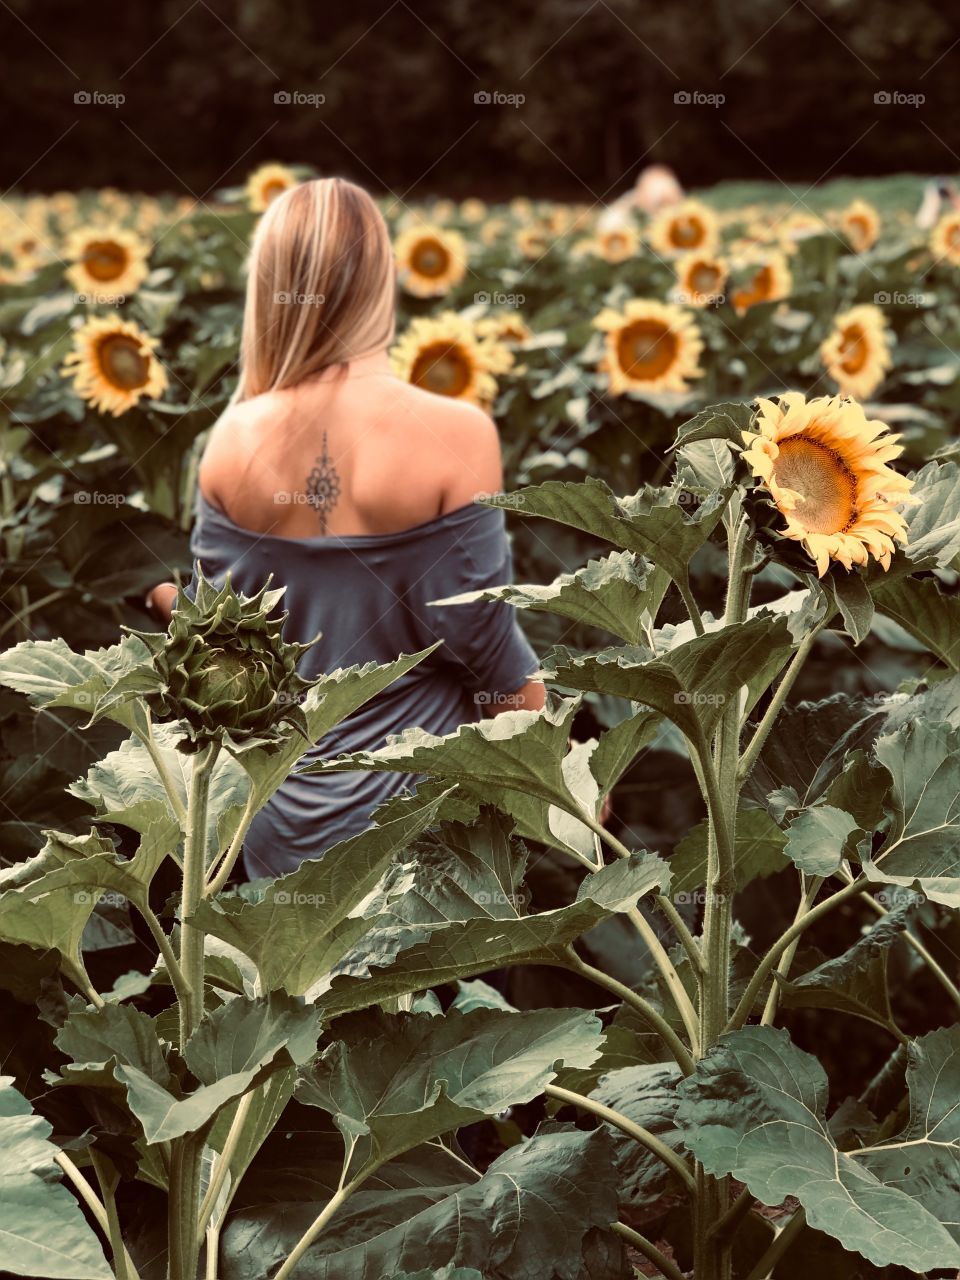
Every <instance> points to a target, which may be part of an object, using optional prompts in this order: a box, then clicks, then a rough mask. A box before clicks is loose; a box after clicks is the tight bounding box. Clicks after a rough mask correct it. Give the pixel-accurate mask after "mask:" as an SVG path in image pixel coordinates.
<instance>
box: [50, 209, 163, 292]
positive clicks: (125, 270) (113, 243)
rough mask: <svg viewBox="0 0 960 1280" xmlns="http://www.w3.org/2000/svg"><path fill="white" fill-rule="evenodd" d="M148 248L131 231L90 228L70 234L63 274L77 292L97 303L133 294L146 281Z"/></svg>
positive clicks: (117, 228) (116, 228) (111, 228)
mask: <svg viewBox="0 0 960 1280" xmlns="http://www.w3.org/2000/svg"><path fill="white" fill-rule="evenodd" d="M148 254H149V249H148V248H147V246H146V245H145V244H144V243H143V241H142V240H140V239H139V238H138V237H137V236H135V235H134V234H133V232H131V231H124V230H123V229H122V228H120V227H103V228H101V227H94V228H85V229H83V230H80V231H74V232H73V234H72V235H71V236H70V238H69V239H68V241H67V244H66V256H67V257H68V258H69V259H70V261H71V262H72V263H73V266H71V267H70V268H69V269H68V270H67V273H66V276H67V280H68V281H69V282H70V284H72V285H73V287H74V289H76V291H77V293H80V294H83V295H84V296H85V297H87V298H89V299H91V300H93V301H99V300H100V299H102V298H104V297H116V296H118V295H120V296H122V295H125V294H128V293H135V292H136V291H137V289H139V287H140V286H141V285H142V284H143V282H144V280H145V279H146V278H147V273H148V270H149V268H148V266H147V256H148Z"/></svg>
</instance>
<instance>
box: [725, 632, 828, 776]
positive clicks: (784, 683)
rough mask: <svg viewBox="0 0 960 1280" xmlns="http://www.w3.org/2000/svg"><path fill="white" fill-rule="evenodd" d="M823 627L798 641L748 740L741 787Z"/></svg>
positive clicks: (742, 764) (742, 767) (740, 774)
mask: <svg viewBox="0 0 960 1280" xmlns="http://www.w3.org/2000/svg"><path fill="white" fill-rule="evenodd" d="M823 626H824V624H823V623H821V624H820V626H818V627H815V628H814V629H813V631H809V632H808V633H807V634H806V635H805V636H804V637H803V639H802V640H801V641H800V644H799V646H798V648H797V651H796V653H795V654H794V655H793V657H792V658H791V659H790V663H789V665H788V667H787V669H786V671H785V672H784V673H783V679H782V680H781V681H780V683H779V685H778V686H777V689H776V692H775V693H774V695H773V697H772V698H771V699H770V704H769V706H768V707H767V709H766V711H765V712H764V714H763V718H762V719H761V721H760V723H759V724H758V725H757V728H756V730H755V731H754V734H753V737H752V738H751V739H750V741H749V743H748V744H747V747H746V750H745V751H744V753H743V756H742V757H741V760H740V768H739V771H738V773H739V776H738V781H739V783H740V784H741V786H742V785H743V783H744V782H746V780H747V778H749V777H750V774H751V773H752V772H753V767H754V765H755V764H756V763H757V758H758V757H759V755H760V752H761V751H762V750H763V747H764V743H765V742H766V740H767V738H768V737H769V736H770V730H771V729H772V728H773V726H774V724H775V722H776V719H777V717H778V716H779V714H780V712H781V711H782V710H783V707H784V703H785V702H786V701H787V698H788V697H789V696H790V690H791V689H792V688H793V686H794V684H795V683H796V680H797V676H799V674H800V672H801V670H802V669H803V664H804V663H805V662H806V660H807V658H808V656H809V654H810V650H811V649H812V648H813V646H814V643H815V642H816V639H817V636H818V635H819V634H820V632H821V631H822V630H823Z"/></svg>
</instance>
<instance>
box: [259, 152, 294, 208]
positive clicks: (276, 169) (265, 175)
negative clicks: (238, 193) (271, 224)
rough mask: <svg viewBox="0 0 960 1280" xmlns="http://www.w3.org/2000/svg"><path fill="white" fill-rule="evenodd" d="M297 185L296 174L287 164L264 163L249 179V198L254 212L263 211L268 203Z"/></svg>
mask: <svg viewBox="0 0 960 1280" xmlns="http://www.w3.org/2000/svg"><path fill="white" fill-rule="evenodd" d="M295 186H297V178H296V174H295V173H294V172H293V170H292V169H288V168H287V166H286V165H285V164H263V165H261V166H260V168H259V169H255V170H254V171H253V173H251V175H250V177H249V178H248V179H247V200H248V202H249V204H250V208H251V209H252V210H253V212H254V213H263V211H264V209H266V207H267V205H269V204H271V203H272V202H273V201H274V200H276V198H277V196H282V195H283V193H284V192H285V191H289V190H290V188H291V187H295Z"/></svg>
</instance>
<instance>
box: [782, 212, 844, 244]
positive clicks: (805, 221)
mask: <svg viewBox="0 0 960 1280" xmlns="http://www.w3.org/2000/svg"><path fill="white" fill-rule="evenodd" d="M829 229H830V228H829V227H828V226H827V224H826V222H825V221H824V220H823V218H821V217H820V216H819V215H818V214H815V213H791V214H790V215H789V216H788V217H786V218H781V219H779V221H778V222H777V223H775V224H774V226H773V227H772V228H771V233H772V234H773V235H775V236H776V239H777V241H778V242H779V244H780V247H781V248H782V249H783V251H784V253H796V251H797V246H798V245H799V244H800V242H801V241H803V240H809V239H810V238H811V237H812V236H822V235H823V234H824V233H825V232H826V231H829Z"/></svg>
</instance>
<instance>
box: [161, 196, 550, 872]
mask: <svg viewBox="0 0 960 1280" xmlns="http://www.w3.org/2000/svg"><path fill="white" fill-rule="evenodd" d="M395 294H396V286H395V271H394V257H393V249H392V246H391V243H390V236H389V233H388V231H387V227H386V224H385V223H384V221H383V218H382V217H381V215H380V213H379V211H378V209H377V206H376V205H375V204H374V202H373V200H372V199H371V198H370V196H369V195H368V194H367V193H366V192H365V191H363V190H362V189H361V188H360V187H357V186H354V185H353V184H352V183H349V182H345V181H343V180H342V179H339V178H323V179H321V180H319V181H315V182H307V183H303V184H302V185H300V186H297V187H294V188H292V189H291V190H289V191H287V192H285V193H284V194H283V195H281V196H279V197H277V199H276V200H274V201H273V202H272V203H271V204H270V206H269V208H268V209H267V211H266V213H265V214H264V215H263V218H262V220H261V222H260V225H259V228H258V230H257V233H256V236H255V237H254V241H253V247H252V251H251V257H250V266H249V279H248V282H247V296H246V305H245V310H244V319H243V336H242V342H241V364H240V384H239V387H238V392H237V395H236V397H235V399H234V402H233V403H232V404H231V405H230V406H229V407H228V408H227V409H226V410H225V412H224V413H223V415H222V417H221V418H220V420H219V421H218V422H217V424H216V425H215V427H214V428H213V431H212V432H211V435H210V439H209V441H208V443H207V447H206V451H205V453H204V455H203V460H202V462H201V465H200V474H199V496H198V513H197V521H196V525H195V528H194V531H193V538H192V542H191V549H192V552H193V557H194V560H195V561H199V563H200V565H201V567H202V569H203V572H204V574H205V575H206V576H207V577H208V578H210V579H212V580H213V581H214V582H215V583H217V584H218V585H220V584H222V583H223V580H224V578H225V576H226V575H227V573H229V574H230V575H231V578H232V581H233V585H234V586H235V587H236V589H237V590H238V591H242V592H244V593H245V594H247V595H254V594H255V593H256V592H257V591H259V590H260V588H261V587H262V586H263V585H264V583H265V582H266V580H267V578H268V577H269V576H270V575H271V574H272V575H273V585H274V586H275V587H278V586H284V587H286V595H285V597H284V602H283V607H284V608H286V609H288V610H289V617H288V619H287V622H286V626H285V631H284V635H285V638H286V639H288V640H291V641H300V642H306V641H309V640H312V639H313V638H314V637H315V636H316V635H317V634H318V633H320V635H321V639H320V642H319V643H318V644H317V645H316V646H315V647H314V648H313V649H311V650H310V651H309V652H308V653H306V654H305V655H304V657H303V658H302V659H301V663H300V672H301V674H302V675H303V676H305V677H308V678H310V677H315V676H319V675H322V674H323V673H324V672H328V671H333V670H335V669H336V668H338V667H348V666H352V665H354V664H363V663H366V662H378V663H385V662H390V661H393V659H395V658H396V657H397V656H398V654H400V653H414V652H416V651H418V650H421V649H425V648H427V647H428V646H430V645H432V644H433V643H434V642H435V641H437V640H442V641H443V642H444V643H443V644H442V645H441V646H440V647H439V648H438V649H437V650H436V651H435V652H434V653H432V654H431V655H430V657H429V658H427V659H426V660H425V661H424V662H421V663H420V664H419V665H418V666H416V667H414V668H413V669H412V670H411V671H409V672H408V673H407V674H406V675H404V676H402V677H401V678H400V679H399V680H398V681H396V683H394V684H392V685H390V686H389V688H387V689H385V690H384V691H383V692H382V693H380V694H378V695H377V696H376V697H374V698H373V699H371V701H370V702H368V703H366V705H365V706H363V707H361V708H360V709H359V710H358V711H356V712H354V713H353V715H351V716H349V717H348V718H347V719H346V720H345V721H344V722H343V723H342V724H340V725H338V726H337V728H336V729H334V730H332V731H331V732H330V733H328V734H327V736H326V737H325V738H324V739H323V740H322V741H321V742H320V744H319V745H318V746H317V747H315V748H313V749H311V750H310V751H309V752H308V753H307V758H308V759H309V760H316V759H320V758H323V757H327V756H334V755H338V754H340V753H341V752H348V751H359V750H372V749H374V748H376V747H379V746H382V745H383V743H384V741H385V739H386V738H387V736H388V735H389V734H397V733H400V732H401V731H402V730H404V729H408V728H411V727H414V726H416V727H419V728H422V729H426V730H427V731H428V732H430V733H435V734H445V733H451V732H453V731H454V730H455V729H457V728H458V727H459V726H460V725H462V724H464V723H465V722H467V721H475V720H479V719H481V718H482V716H483V714H484V713H485V712H486V713H489V714H496V713H497V711H504V710H520V709H533V710H539V709H540V708H541V707H542V706H543V705H544V688H543V684H542V683H541V682H540V681H539V680H536V679H534V678H533V676H534V673H535V672H536V671H537V670H538V668H539V663H538V661H537V657H536V655H535V654H534V652H533V650H532V649H531V647H530V645H529V644H528V643H527V641H526V640H525V639H524V637H523V634H522V632H521V631H520V629H519V627H518V625H517V621H516V616H515V614H514V611H513V609H512V608H511V607H510V606H509V605H506V604H499V603H497V604H469V605H445V606H442V607H440V608H432V607H430V602H431V601H433V600H439V599H443V598H445V597H447V596H453V595H459V594H460V593H462V592H466V591H476V590H479V589H481V588H484V587H492V586H496V585H499V584H501V583H504V582H508V581H509V580H510V572H511V565H510V550H509V545H508V542H507V535H506V530H505V525H504V513H503V511H502V510H499V509H495V508H492V507H484V506H480V505H478V504H477V503H475V502H474V499H475V498H476V497H477V495H478V494H484V493H491V492H495V491H497V490H499V489H500V488H501V486H502V484H503V476H502V471H501V462H500V441H499V437H498V434H497V428H496V427H495V425H494V424H493V422H492V421H491V420H490V418H489V417H488V416H487V415H486V414H485V413H484V412H483V411H482V410H481V409H478V408H476V407H474V406H473V405H470V404H466V403H464V402H462V401H459V400H453V399H450V398H448V397H445V396H439V395H435V394H433V393H432V392H429V391H424V390H421V389H420V388H419V387H416V386H413V385H411V384H410V383H408V382H404V381H402V380H401V379H400V378H398V377H397V376H396V375H395V374H394V373H393V372H392V371H391V367H390V361H389V358H388V355H387V352H388V349H389V347H390V345H391V343H392V342H393V337H394V319H395V301H396V298H395ZM174 596H175V588H174V587H173V585H172V584H171V583H163V584H161V585H160V586H158V587H155V588H154V589H153V591H152V592H151V593H150V596H149V601H150V605H151V607H152V610H153V611H154V612H155V614H156V615H157V616H158V617H159V618H162V619H163V621H164V622H166V621H167V620H168V619H169V616H170V608H171V604H172V602H173V599H174ZM408 783H409V779H408V777H407V776H406V775H404V774H401V773H370V772H356V771H355V772H351V773H331V774H312V775H308V776H303V775H299V776H298V775H292V776H290V777H288V778H287V779H286V781H285V782H284V783H283V784H282V785H281V787H280V789H279V791H277V793H276V794H275V795H274V796H273V798H272V799H271V800H270V801H269V802H268V803H267V805H266V807H265V808H264V809H262V810H261V811H260V813H259V814H258V815H257V817H256V818H255V820H254V822H253V825H252V827H251V830H250V833H249V835H248V837H247V840H246V842H245V844H244V850H243V860H244V868H245V870H246V874H247V875H248V876H249V877H250V878H258V877H262V876H279V875H282V874H284V873H285V872H288V871H292V870H294V869H295V868H296V867H297V866H298V865H299V863H300V862H301V861H302V860H303V859H305V858H317V857H319V856H321V855H322V854H323V852H324V851H325V850H326V849H328V848H329V847H330V846H331V845H332V844H335V843H336V842H337V841H339V840H343V839H345V838H347V837H348V836H353V835H357V834H358V833H359V832H361V831H363V830H364V829H365V828H366V827H368V826H369V822H370V814H371V812H372V810H373V809H375V808H376V807H377V805H379V804H380V803H382V802H383V801H385V800H387V799H389V798H390V796H392V795H393V794H395V793H396V792H398V791H400V790H401V789H402V788H403V787H405V786H407V785H408Z"/></svg>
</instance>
